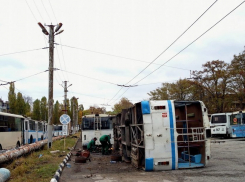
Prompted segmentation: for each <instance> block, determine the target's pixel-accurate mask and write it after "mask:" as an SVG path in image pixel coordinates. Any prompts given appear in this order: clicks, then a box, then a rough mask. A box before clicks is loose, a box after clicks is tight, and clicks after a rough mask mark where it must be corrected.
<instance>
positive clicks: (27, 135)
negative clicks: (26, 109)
mask: <svg viewBox="0 0 245 182" xmlns="http://www.w3.org/2000/svg"><path fill="white" fill-rule="evenodd" d="M28 126H29V124H28V120H24V144H28V143H29V141H28V139H29V133H28Z"/></svg>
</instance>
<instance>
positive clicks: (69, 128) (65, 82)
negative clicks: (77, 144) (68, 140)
mask: <svg viewBox="0 0 245 182" xmlns="http://www.w3.org/2000/svg"><path fill="white" fill-rule="evenodd" d="M70 86H72V84H70V85H69V86H67V81H64V87H63V85H62V87H63V88H64V92H65V95H64V97H65V100H64V106H65V110H64V111H65V114H67V92H68V90H67V88H68V87H70ZM70 130H71V122H70V123H69V124H68V133H69V131H70Z"/></svg>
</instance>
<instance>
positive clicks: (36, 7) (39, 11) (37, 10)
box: [33, 0, 44, 22]
mask: <svg viewBox="0 0 245 182" xmlns="http://www.w3.org/2000/svg"><path fill="white" fill-rule="evenodd" d="M33 2H34V5H35V7H36V9H37V11H38V13H39V15H40V17H41V18H42V20H43V22H44V19H43V17H42V14H41V13H40V11H39V9H38V7H37V5H36V3H35V0H33Z"/></svg>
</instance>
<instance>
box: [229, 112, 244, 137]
mask: <svg viewBox="0 0 245 182" xmlns="http://www.w3.org/2000/svg"><path fill="white" fill-rule="evenodd" d="M229 132H230V137H232V138H238V137H245V111H236V112H233V113H232V114H231V119H230V128H229Z"/></svg>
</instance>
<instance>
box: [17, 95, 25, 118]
mask: <svg viewBox="0 0 245 182" xmlns="http://www.w3.org/2000/svg"><path fill="white" fill-rule="evenodd" d="M16 114H20V115H25V114H26V104H25V100H24V98H23V97H22V94H21V93H20V92H18V93H17V99H16Z"/></svg>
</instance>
